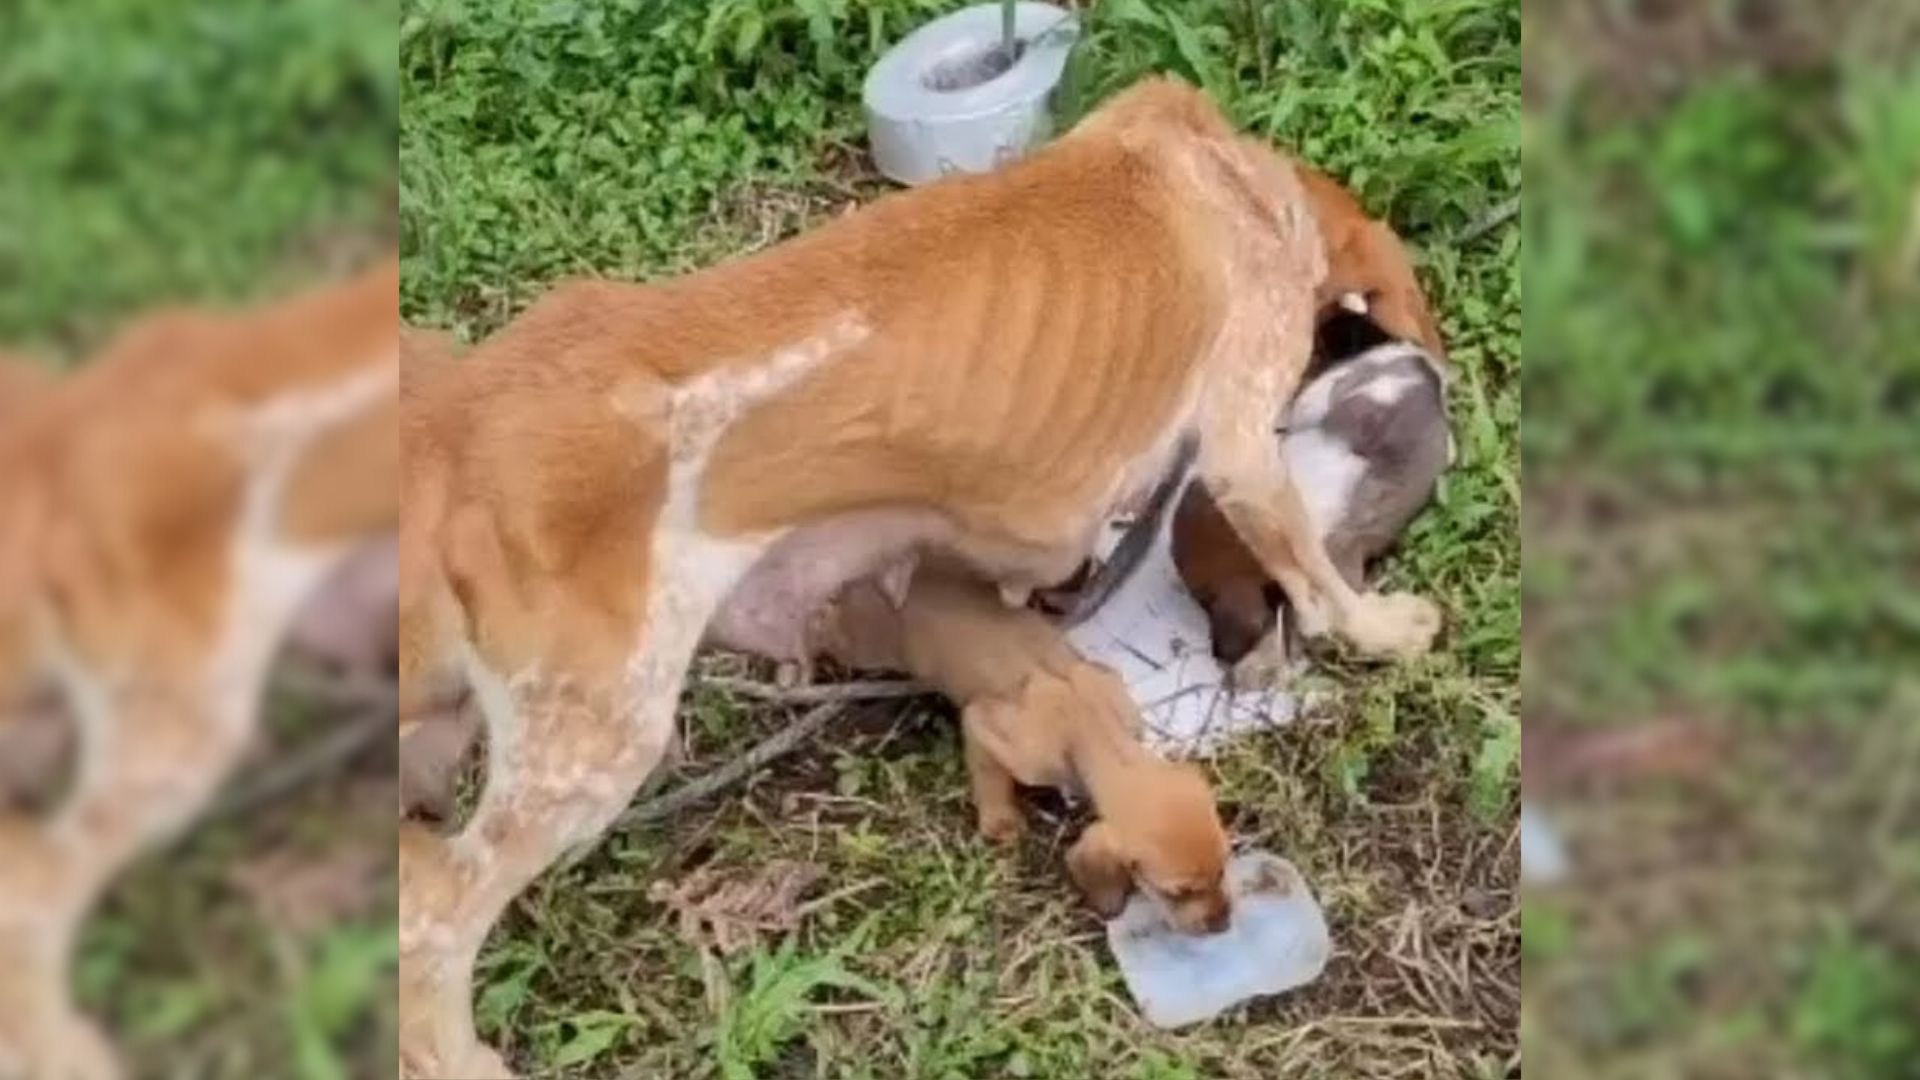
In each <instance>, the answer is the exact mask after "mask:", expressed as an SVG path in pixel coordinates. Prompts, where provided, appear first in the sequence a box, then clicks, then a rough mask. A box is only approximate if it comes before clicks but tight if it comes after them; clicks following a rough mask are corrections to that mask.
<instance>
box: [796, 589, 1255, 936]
mask: <svg viewBox="0 0 1920 1080" xmlns="http://www.w3.org/2000/svg"><path fill="white" fill-rule="evenodd" d="M823 643H824V644H825V645H826V646H827V649H828V651H829V652H831V653H832V654H833V655H834V656H835V657H836V658H837V659H839V660H841V661H842V662H843V663H846V664H848V665H850V666H853V667H861V668H884V669H889V670H896V671H905V672H907V673H909V674H911V675H912V676H914V678H916V679H918V680H919V681H921V682H923V683H926V684H927V685H928V686H930V687H932V688H934V689H935V690H938V691H939V692H940V693H942V694H944V695H946V697H947V698H948V699H950V700H951V701H952V702H953V703H954V704H955V705H956V706H958V707H959V708H960V726H961V735H962V739H963V742H964V745H965V748H966V761H967V775H968V778H969V781H970V784H971V787H972V790H973V801H974V810H975V812H976V813H977V814H978V817H979V823H980V832H981V834H982V835H984V836H985V837H986V838H987V839H989V840H992V841H995V842H1005V841H1009V840H1012V839H1013V838H1014V837H1016V836H1018V835H1019V833H1020V831H1021V829H1022V828H1023V819H1022V816H1021V813H1020V806H1019V803H1018V801H1017V799H1016V797H1015V785H1016V784H1025V785H1027V786H1029V787H1050V788H1055V789H1057V790H1060V791H1064V792H1068V793H1071V794H1074V795H1078V796H1082V797H1085V798H1087V799H1088V800H1089V801H1090V802H1091V803H1092V804H1093V810H1094V814H1095V816H1096V818H1097V819H1098V820H1096V821H1095V822H1094V823H1093V824H1092V825H1090V826H1089V827H1088V828H1087V829H1086V831H1084V832H1082V833H1081V834H1080V837H1079V839H1078V840H1076V841H1075V842H1074V844H1073V846H1072V847H1070V848H1068V849H1067V872H1068V874H1069V875H1070V876H1071V877H1072V878H1073V881H1074V884H1075V885H1077V886H1079V888H1080V891H1081V893H1082V894H1083V895H1085V896H1086V898H1087V900H1088V902H1089V903H1090V904H1092V905H1093V907H1094V909H1095V910H1096V911H1098V912H1099V913H1100V914H1101V915H1103V916H1106V917H1109V918H1111V917H1112V916H1114V915H1117V914H1119V913H1120V909H1121V908H1122V907H1123V906H1124V905H1125V903H1126V899H1127V896H1128V895H1129V894H1130V893H1131V892H1132V891H1133V890H1134V889H1135V888H1136V887H1138V888H1140V889H1143V890H1146V891H1148V892H1151V893H1153V894H1154V895H1156V896H1158V897H1159V898H1160V899H1161V900H1162V902H1163V903H1164V904H1165V905H1166V908H1167V911H1168V913H1169V915H1170V916H1171V917H1172V920H1173V922H1174V924H1175V925H1176V926H1178V927H1179V928H1180V929H1181V930H1183V931H1184V932H1186V933H1190V934H1199V933H1218V932H1219V931H1221V930H1224V929H1226V926H1227V922H1228V919H1229V918H1230V917H1231V914H1232V910H1231V902H1230V901H1229V899H1228V897H1227V893H1226V888H1225V880H1224V874H1225V871H1226V862H1227V856H1228V854H1229V850H1228V842H1227V834H1226V830H1225V829H1223V828H1222V827H1221V825H1220V817H1219V813H1218V811H1217V810H1216V809H1215V807H1214V800H1213V791H1212V789H1211V787H1209V785H1208V784H1207V780H1206V775H1205V774H1204V773H1203V772H1201V771H1200V769H1198V768H1197V767H1195V766H1193V765H1191V764H1187V763H1184V762H1171V761H1166V760H1164V759H1162V758H1160V757H1158V756H1156V755H1155V754H1153V753H1152V752H1151V751H1149V750H1147V748H1146V747H1144V746H1142V745H1141V743H1140V740H1139V738H1138V733H1139V726H1140V714H1139V711H1138V710H1137V709H1136V707H1135V706H1134V703H1133V699H1132V698H1131V697H1130V696H1129V695H1128V693H1127V688H1126V684H1125V683H1123V682H1122V681H1121V680H1120V678H1119V676H1117V675H1115V674H1114V673H1113V672H1112V671H1110V670H1108V669H1106V668H1104V667H1102V666H1100V665H1098V664H1093V663H1089V662H1088V661H1086V660H1084V659H1082V658H1081V657H1080V655H1079V654H1078V653H1076V652H1074V650H1073V647H1072V646H1071V645H1069V644H1067V641H1066V638H1065V637H1064V636H1063V635H1062V634H1061V632H1060V629H1059V627H1057V626H1055V625H1054V624H1053V622H1052V621H1051V620H1049V619H1047V618H1045V617H1044V616H1042V615H1040V614H1038V613H1036V612H1032V611H1025V610H1020V611H1009V610H1007V608H1006V607H1005V605H1003V604H1001V603H1000V602H999V600H998V598H997V597H995V596H994V590H993V587H992V586H990V585H988V584H986V583H985V582H983V581H980V580H978V579H976V578H973V577H971V576H970V575H966V574H964V573H957V572H953V571H952V570H950V569H947V568H941V569H932V568H926V569H922V570H921V571H920V573H919V574H917V575H916V576H915V578H914V581H913V584H912V587H911V589H909V591H908V592H907V595H906V597H905V600H904V602H903V603H902V604H901V606H900V607H898V608H895V607H894V606H893V602H892V601H891V600H890V599H889V598H888V597H887V596H886V595H885V594H884V593H883V591H882V590H881V589H880V588H879V587H878V586H877V585H873V584H867V583H862V584H858V585H855V586H853V587H851V588H850V589H848V590H847V592H846V593H845V594H843V595H842V597H841V598H840V600H839V601H838V603H837V604H836V605H835V606H834V613H833V615H832V618H831V619H830V621H829V625H828V628H827V630H826V633H825V635H824V642H823Z"/></svg>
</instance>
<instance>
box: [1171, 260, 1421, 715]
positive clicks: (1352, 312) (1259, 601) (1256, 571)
mask: <svg viewBox="0 0 1920 1080" xmlns="http://www.w3.org/2000/svg"><path fill="white" fill-rule="evenodd" d="M1308 378H1309V381H1308V382H1307V384H1306V388H1305V389H1304V390H1302V391H1301V392H1300V396H1299V397H1298V398H1296V399H1295V400H1294V402H1293V404H1292V405H1291V406H1290V407H1289V408H1288V410H1287V413H1286V423H1285V425H1284V434H1283V435H1282V436H1281V438H1280V449H1281V453H1282V454H1283V455H1284V456H1285V457H1286V459H1287V464H1288V467H1289V468H1290V470H1291V471H1292V472H1293V475H1294V476H1295V477H1297V478H1298V480H1299V482H1300V490H1301V495H1302V497H1303V498H1304V500H1305V502H1306V505H1307V512H1308V514H1309V516H1310V517H1312V519H1313V521H1314V526H1315V529H1316V530H1317V531H1318V532H1319V533H1320V535H1321V537H1322V538H1323V540H1324V541H1325V543H1326V546H1327V553H1328V555H1330V556H1331V557H1332V559H1333V563H1334V565H1335V566H1337V567H1339V569H1340V573H1341V575H1342V576H1343V577H1345V578H1346V579H1347V581H1348V582H1349V583H1351V584H1352V585H1353V586H1354V587H1355V588H1360V587H1361V586H1362V583H1363V581H1364V579H1365V576H1366V568H1367V564H1368V563H1369V562H1371V561H1372V560H1373V559H1375V558H1378V557H1379V556H1380V555H1382V554H1384V553H1385V552H1386V551H1387V550H1388V549H1389V548H1391V547H1392V546H1393V545H1394V543H1395V542H1396V541H1397V540H1398V539H1399V537H1400V534H1401V532H1402V531H1404V530H1405V528H1406V526H1407V524H1408V523H1409V522H1411V521H1412V520H1413V518H1414V516H1415V515H1416V514H1418V513H1419V512H1420V510H1421V509H1422V508H1424V507H1425V506H1426V504H1427V503H1428V502H1430V501H1431V500H1432V498H1433V493H1434V489H1435V487H1436V485H1437V483H1438V480H1439V476H1440V473H1441V471H1442V470H1443V469H1445V468H1446V466H1447V464H1448V463H1449V462H1450V461H1451V460H1452V457H1453V441H1452V437H1451V434H1450V433H1449V431H1448V427H1447V413H1446V393H1445V388H1444V386H1443V384H1442V380H1441V375H1440V369H1439V368H1438V366H1437V365H1436V363H1435V361H1434V360H1433V358H1432V357H1431V356H1430V355H1429V354H1428V353H1427V352H1426V351H1425V350H1424V349H1422V348H1421V347H1420V346H1418V345H1415V344H1413V343H1412V342H1409V341H1405V340H1401V339H1397V338H1395V337H1393V336H1391V335H1390V334H1389V333H1388V332H1387V330H1386V329H1385V328H1384V327H1383V326H1381V324H1380V323H1379V322H1377V321H1376V319H1375V317H1374V316H1373V315H1372V314H1371V313H1370V312H1369V310H1368V305H1367V301H1366V300H1365V299H1364V298H1362V297H1360V296H1358V295H1350V296H1348V297H1346V298H1344V300H1343V302H1342V304H1341V305H1340V306H1338V307H1336V308H1335V309H1334V311H1333V312H1332V313H1331V314H1329V315H1328V316H1327V317H1326V319H1324V320H1323V321H1322V323H1321V325H1320V329H1319V332H1318V334H1317V337H1316V346H1315V351H1314V362H1313V366H1312V367H1311V368H1310V369H1309V374H1308ZM1173 529H1174V532H1173V559H1174V564H1175V565H1176V566H1177V567H1178V568H1179V571H1180V576H1181V580H1182V581H1184V582H1185V584H1186V586H1187V590H1188V592H1189V593H1191V594H1192V595H1193V598H1194V600H1195V601H1196V602H1198V603H1199V604H1200V606H1201V608H1202V609H1204V610H1205V611H1206V613H1207V623H1208V627H1209V630H1210V632H1211V637H1212V648H1213V655H1214V657H1215V658H1216V659H1218V660H1219V661H1220V662H1221V663H1222V664H1226V665H1242V666H1241V667H1240V668H1236V669H1235V672H1234V674H1235V681H1236V682H1239V683H1252V682H1258V681H1262V680H1264V679H1265V678H1266V677H1268V676H1271V675H1275V674H1277V672H1276V671H1274V670H1273V665H1275V664H1278V663H1282V662H1284V661H1285V660H1286V658H1287V656H1288V655H1289V654H1290V653H1291V652H1292V651H1293V650H1292V645H1291V643H1290V641H1289V639H1290V638H1292V637H1294V636H1296V635H1297V634H1298V633H1299V632H1300V631H1303V630H1304V631H1306V632H1309V633H1311V632H1312V631H1313V628H1312V627H1300V626H1298V624H1297V622H1296V621H1294V620H1289V619H1287V618H1286V614H1285V613H1286V611H1287V607H1288V605H1287V601H1286V597H1285V594H1284V592H1283V591H1282V590H1281V589H1280V588H1279V586H1278V585H1277V584H1276V583H1275V582H1274V580H1273V579H1272V578H1271V577H1270V576H1269V575H1268V574H1267V573H1266V571H1265V570H1264V569H1263V568H1262V567H1261V566H1260V564H1259V562H1258V560H1256V559H1254V558H1253V556H1252V555H1251V553H1249V552H1248V551H1247V550H1246V548H1245V547H1244V546H1242V545H1241V543H1240V542H1239V539H1238V537H1237V536H1236V535H1235V533H1234V532H1233V527H1232V526H1231V525H1230V524H1228V522H1227V520H1226V518H1225V517H1224V516H1223V515H1222V514H1221V513H1220V511H1219V509H1218V507H1216V506H1215V505H1214V504H1213V502H1212V500H1211V499H1210V498H1208V496H1207V492H1206V489H1205V488H1204V487H1202V486H1201V485H1199V484H1194V485H1192V486H1191V487H1189V488H1188V489H1187V491H1186V493H1185V494H1184V496H1183V497H1182V499H1181V502H1180V506H1179V508H1178V509H1177V510H1176V512H1175V516H1174V526H1173ZM1276 628H1278V629H1279V634H1280V636H1276ZM1243 660H1245V661H1247V662H1246V663H1244V664H1243Z"/></svg>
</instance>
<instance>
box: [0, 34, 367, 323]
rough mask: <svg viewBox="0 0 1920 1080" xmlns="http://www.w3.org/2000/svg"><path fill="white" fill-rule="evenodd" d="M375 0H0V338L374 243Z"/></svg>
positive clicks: (252, 286) (254, 290)
mask: <svg viewBox="0 0 1920 1080" xmlns="http://www.w3.org/2000/svg"><path fill="white" fill-rule="evenodd" d="M392 20H393V12H392V7H391V5H390V4H387V3H382V2H379V0H291V2H285V3H282V2H278V0H190V2H186V3H178V4H168V5H154V4H150V3H146V2H144V0H87V2H85V3H69V2H66V0H12V2H10V3H8V4H6V5H4V6H3V7H0V145H5V146H6V148H7V164H6V168H5V169H0V343H6V344H8V345H13V346H31V347H33V348H36V349H39V350H42V351H46V352H49V353H52V354H55V355H61V356H69V357H70V356H75V355H78V354H80V353H84V352H85V351H86V350H88V349H90V348H93V347H95V346H97V345H98V344H99V343H100V341H101V339H102V338H103V337H104V336H105V335H107V334H108V333H111V332H112V331H113V330H114V329H115V328H117V327H118V325H119V324H120V322H121V321H122V320H124V319H126V318H127V317H129V316H131V315H133V314H135V313H137V312H140V311H142V310H144V309H146V308H147V307H149V306H151V305H153V304H155V303H178V302H181V301H216V302H230V301H234V300H241V299H254V298H260V297H265V296H272V295H275V294H277V293H279V292H281V291H283V290H285V289H287V288H289V287H290V286H294V285H299V284H306V283H308V282H310V281H312V280H313V278H314V277H315V276H317V275H322V274H326V273H333V272H339V271H340V270H341V265H340V264H342V263H347V262H350V260H351V259H352V258H354V257H357V256H361V255H362V254H363V253H364V251H365V249H367V248H368V247H370V246H377V245H379V244H381V243H383V242H384V243H389V244H390V243H391V231H392V230H391V223H390V222H391V214H392V210H391V202H392V196H391V189H392V184H393V171H394V164H393V138H394V129H395V124H396V112H395V102H396V98H397V89H398V88H397V79H396V75H395V70H394V67H393V33H394V28H393V21H392Z"/></svg>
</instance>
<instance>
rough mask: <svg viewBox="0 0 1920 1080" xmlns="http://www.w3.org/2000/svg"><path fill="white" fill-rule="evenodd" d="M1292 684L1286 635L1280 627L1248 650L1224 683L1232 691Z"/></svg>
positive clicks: (1258, 689) (1291, 667)
mask: <svg viewBox="0 0 1920 1080" xmlns="http://www.w3.org/2000/svg"><path fill="white" fill-rule="evenodd" d="M1292 681H1293V662H1292V658H1290V657H1289V656H1288V655H1287V635H1286V632H1285V630H1284V629H1283V628H1282V627H1279V626H1275V627H1274V628H1273V629H1272V630H1269V631H1267V635H1266V636H1265V637H1263V638H1261V639H1260V642H1259V644H1257V645H1255V646H1254V647H1253V649H1252V650H1251V651H1249V652H1248V653H1247V654H1246V655H1245V656H1242V657H1241V658H1240V659H1239V660H1238V661H1236V662H1235V663H1234V665H1233V667H1232V668H1231V669H1229V670H1228V671H1227V684H1228V685H1229V686H1231V687H1232V688H1233V689H1234V690H1235V691H1260V690H1278V689H1280V688H1281V687H1283V686H1285V685H1287V684H1288V683H1289V682H1292Z"/></svg>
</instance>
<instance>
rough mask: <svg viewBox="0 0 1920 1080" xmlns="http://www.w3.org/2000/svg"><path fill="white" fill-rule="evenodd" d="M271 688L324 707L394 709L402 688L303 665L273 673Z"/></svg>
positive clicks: (286, 666) (387, 681) (371, 677)
mask: <svg viewBox="0 0 1920 1080" xmlns="http://www.w3.org/2000/svg"><path fill="white" fill-rule="evenodd" d="M272 688H273V689H274V690H276V691H280V692H284V693H290V694H294V695H297V696H299V697H303V698H307V699H309V700H312V701H315V702H318V703H320V704H322V705H339V706H350V707H366V708H375V707H379V706H385V707H386V708H387V709H389V710H392V709H396V708H398V707H399V702H400V688H399V686H398V685H397V684H396V683H395V682H394V681H393V680H392V679H383V678H380V677H379V676H377V675H337V674H331V673H328V672H324V671H320V670H318V669H315V668H312V667H308V666H306V665H304V664H294V663H287V664H282V665H281V668H280V670H279V671H278V672H276V673H275V674H274V677H273V682H272Z"/></svg>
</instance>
